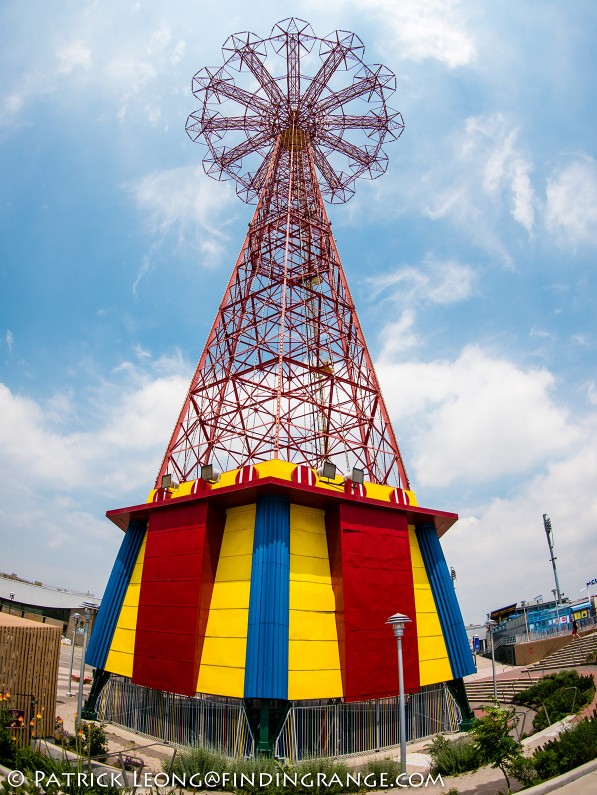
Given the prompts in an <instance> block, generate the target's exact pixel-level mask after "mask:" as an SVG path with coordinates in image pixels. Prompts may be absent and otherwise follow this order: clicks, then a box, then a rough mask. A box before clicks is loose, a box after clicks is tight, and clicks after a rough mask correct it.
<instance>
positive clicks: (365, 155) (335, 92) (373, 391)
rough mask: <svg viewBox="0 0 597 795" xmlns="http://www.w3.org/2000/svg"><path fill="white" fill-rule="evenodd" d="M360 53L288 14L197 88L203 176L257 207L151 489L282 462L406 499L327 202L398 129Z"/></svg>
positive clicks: (376, 163)
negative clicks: (227, 182)
mask: <svg viewBox="0 0 597 795" xmlns="http://www.w3.org/2000/svg"><path fill="white" fill-rule="evenodd" d="M362 52H363V45H362V43H361V42H360V40H359V39H358V38H357V37H356V36H355V35H354V34H352V33H346V32H339V31H336V33H335V34H334V36H333V37H331V38H327V39H318V38H316V37H315V36H314V34H313V32H312V30H311V27H310V26H309V25H308V24H307V23H305V22H302V21H300V20H296V19H290V20H286V21H285V22H282V23H279V24H278V25H276V26H275V27H274V29H273V31H272V35H271V36H270V38H269V39H265V40H262V39H258V38H257V37H255V36H254V35H253V34H250V33H248V34H242V35H241V34H237V35H235V36H232V37H230V38H229V39H228V41H227V42H226V44H225V45H224V53H225V55H226V56H227V57H226V61H225V63H224V65H223V66H222V67H220V68H219V69H217V70H211V69H203V70H201V71H200V72H199V73H198V74H196V75H195V77H194V78H193V93H194V94H195V96H196V97H197V98H198V99H199V100H200V102H201V108H200V110H198V111H197V112H196V113H193V114H192V115H191V116H190V117H189V119H188V122H187V132H188V134H189V135H190V137H191V138H192V139H193V141H204V142H205V143H206V144H207V148H208V154H207V156H206V158H205V160H204V167H205V170H206V172H207V174H209V175H210V176H211V177H214V178H215V179H232V180H234V181H235V182H236V184H237V191H238V194H239V196H241V197H242V198H243V199H244V200H245V201H252V200H254V199H257V208H256V210H255V213H254V215H253V219H252V221H251V223H250V224H249V230H248V233H247V236H246V238H245V242H244V244H243V247H242V249H241V252H240V255H239V257H238V260H237V262H236V266H235V268H234V271H233V273H232V276H231V278H230V281H229V283H228V287H227V289H226V292H225V295H224V298H223V300H222V303H221V305H220V308H219V311H218V314H217V317H216V319H215V322H214V324H213V327H212V329H211V333H210V334H209V337H208V340H207V343H206V346H205V349H204V351H203V355H202V356H201V360H200V362H199V366H198V368H197V371H196V373H195V376H194V378H193V380H192V383H191V387H190V390H189V393H188V396H187V399H186V401H185V404H184V406H183V409H182V412H181V414H180V418H179V420H178V423H177V425H176V428H175V430H174V433H173V435H172V438H171V440H170V444H169V445H168V450H167V452H166V455H165V457H164V461H163V463H162V467H161V469H160V472H159V474H158V479H157V483H156V485H159V483H160V481H161V477H162V476H163V475H164V474H166V473H167V472H169V473H171V474H172V476H173V477H174V478H175V480H179V481H187V480H190V479H193V478H197V477H199V475H200V467H201V465H202V464H203V463H207V462H208V461H209V462H212V463H214V464H216V465H217V467H218V468H219V469H221V470H224V471H226V470H229V469H232V468H235V467H240V466H243V465H245V464H249V463H252V464H255V463H257V462H260V461H269V460H271V459H278V458H280V459H282V460H285V461H290V462H293V463H297V464H306V465H308V466H310V467H313V468H314V469H318V468H319V467H320V466H321V464H322V463H323V462H324V461H330V462H332V463H334V464H336V465H337V467H338V469H339V470H340V471H344V472H347V473H350V472H351V470H352V468H353V467H357V468H359V469H362V470H363V471H364V472H365V473H366V475H367V477H368V479H370V480H371V481H373V482H375V483H383V484H385V483H392V484H393V485H399V486H402V487H403V488H408V479H407V476H406V472H405V469H404V465H403V463H402V459H401V457H400V452H399V449H398V445H397V443H396V439H395V436H394V432H393V430H392V426H391V424H390V421H389V418H388V414H387V410H386V407H385V404H384V401H383V397H382V395H381V391H380V388H379V383H378V381H377V378H376V375H375V371H374V368H373V364H372V362H371V357H370V355H369V351H368V350H367V345H366V343H365V339H364V336H363V333H362V330H361V327H360V324H359V321H358V318H357V314H356V311H355V306H354V302H353V300H352V297H351V295H350V291H349V289H348V285H347V283H346V278H345V276H344V271H343V269H342V264H341V262H340V257H339V256H338V251H337V248H336V243H335V241H334V237H333V235H332V230H331V224H330V222H329V220H328V217H327V214H326V211H325V207H324V203H323V198H322V197H325V198H327V199H328V200H329V201H331V202H335V203H338V202H344V201H346V200H347V199H349V198H350V197H351V196H352V195H353V193H354V187H353V186H354V182H355V180H356V179H357V178H358V177H360V176H368V177H370V178H373V179H374V178H376V177H378V176H379V175H380V174H382V173H383V172H384V171H385V169H386V166H387V157H386V155H385V154H384V152H383V150H382V145H383V144H384V142H386V141H391V140H394V139H395V138H396V137H397V136H399V135H400V133H401V132H402V130H403V123H402V117H401V116H400V114H399V113H397V112H395V111H392V110H391V109H390V108H389V107H388V104H387V102H388V97H389V96H390V95H391V94H392V93H393V91H394V90H395V78H394V75H393V74H391V73H390V72H389V71H388V70H387V69H386V68H385V67H383V66H374V67H370V66H366V65H365V64H364V63H363V61H362V60H361V56H362ZM270 58H273V59H274V60H273V62H272V63H273V64H274V65H273V66H270V65H269V59H270ZM266 63H267V66H266ZM305 63H307V64H308V65H311V66H312V65H313V64H315V65H316V68H315V72H314V74H313V75H312V76H307V74H306V73H305V65H304V64H305ZM243 78H244V79H245V82H248V84H249V85H250V87H251V90H248V89H247V88H243V87H242V86H241V85H239V83H242V82H243Z"/></svg>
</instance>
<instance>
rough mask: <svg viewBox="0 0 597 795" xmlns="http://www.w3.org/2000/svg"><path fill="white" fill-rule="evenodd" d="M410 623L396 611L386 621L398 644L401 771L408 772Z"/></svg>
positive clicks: (408, 619) (406, 617)
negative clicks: (406, 638) (405, 658)
mask: <svg viewBox="0 0 597 795" xmlns="http://www.w3.org/2000/svg"><path fill="white" fill-rule="evenodd" d="M409 623H410V618H409V617H408V616H405V615H404V614H403V613H394V615H393V616H390V617H389V618H388V620H387V621H386V624H390V625H391V627H392V629H393V630H394V636H395V638H396V642H397V644H398V710H399V721H400V772H401V773H406V712H405V708H404V670H403V668H402V636H403V635H404V626H405V624H409Z"/></svg>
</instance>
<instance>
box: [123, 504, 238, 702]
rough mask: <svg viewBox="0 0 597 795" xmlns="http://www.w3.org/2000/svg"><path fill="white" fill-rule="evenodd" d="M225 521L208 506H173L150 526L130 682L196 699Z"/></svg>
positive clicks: (157, 513)
mask: <svg viewBox="0 0 597 795" xmlns="http://www.w3.org/2000/svg"><path fill="white" fill-rule="evenodd" d="M223 531H224V515H223V514H222V513H221V512H220V511H219V510H218V509H216V508H215V507H214V506H212V505H207V504H206V503H200V504H198V505H197V504H193V503H186V504H184V505H179V506H176V505H173V506H172V507H168V508H167V509H164V510H161V511H154V512H152V514H151V517H150V520H149V528H148V532H147V546H146V549H145V561H144V564H143V578H142V581H141V592H140V598H139V613H138V619H137V632H136V639H135V657H134V661H133V682H135V684H139V685H144V686H145V687H151V688H155V689H156V690H167V691H170V692H173V693H181V694H183V695H188V696H191V695H194V694H195V692H196V690H197V677H198V674H199V664H200V661H201V652H202V649H203V641H204V638H205V627H206V625H207V615H208V612H209V605H210V601H211V594H212V591H213V583H214V579H215V572H216V565H217V559H218V556H219V552H220V546H221V543H222V534H223Z"/></svg>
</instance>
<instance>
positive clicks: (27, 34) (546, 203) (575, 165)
mask: <svg viewBox="0 0 597 795" xmlns="http://www.w3.org/2000/svg"><path fill="white" fill-rule="evenodd" d="M322 5H323V4H321V3H319V2H314V1H313V2H310V1H308V0H302V1H301V2H296V3H294V4H292V5H282V4H280V3H274V2H258V1H256V2H253V3H250V4H248V3H243V2H240V1H239V0H229V1H228V2H227V3H226V4H225V5H222V4H221V3H216V2H212V0H204V1H203V2H191V1H190V0H185V1H184V2H183V1H182V0H172V2H170V3H168V4H165V3H161V2H157V0H147V1H144V0H139V2H124V1H123V2H115V0H114V1H111V0H108V1H107V2H101V3H100V2H85V1H84V0H76V2H75V0H62V2H59V3H58V2H47V0H29V2H27V3H23V2H19V1H18V0H4V2H3V3H2V5H1V6H0V41H1V47H0V63H1V69H2V77H3V79H2V81H1V83H0V167H1V173H2V180H1V181H0V230H1V231H0V268H1V274H2V290H1V291H0V472H1V475H2V479H3V482H4V484H5V487H4V494H3V499H2V501H1V503H0V532H1V534H2V539H3V544H2V547H3V554H2V564H1V566H0V569H1V570H3V571H9V572H13V571H14V572H17V573H18V574H19V575H20V576H23V577H28V578H31V579H40V580H43V581H44V582H47V583H50V584H55V585H60V586H63V587H72V588H79V589H84V590H87V589H89V590H91V591H93V592H95V593H97V594H101V593H102V592H103V588H104V586H105V583H106V580H107V577H108V575H109V571H110V569H111V566H112V563H113V560H114V557H115V555H116V552H117V549H118V546H119V543H120V540H121V536H120V531H118V530H117V529H116V527H115V526H113V525H112V524H111V523H110V522H108V521H107V520H106V519H105V518H104V514H105V511H106V510H107V509H110V508H115V507H120V506H123V505H128V504H134V503H138V502H142V501H144V499H145V498H146V495H147V492H148V490H149V489H150V488H151V486H152V483H153V480H154V478H155V474H156V472H157V469H158V468H159V465H160V462H161V458H162V455H163V453H164V450H165V446H166V443H167V440H168V437H169V435H170V433H171V431H172V428H173V426H174V423H175V420H176V417H177V414H178V412H179V410H180V406H181V404H182V402H183V399H184V395H185V391H186V388H187V386H188V382H189V380H190V377H191V375H192V372H193V370H194V367H195V365H196V362H197V360H198V358H199V355H200V352H201V349H202V347H203V344H204V341H205V338H206V336H207V333H208V330H209V326H210V325H211V322H212V320H213V317H214V315H215V312H216V309H217V305H218V303H219V301H220V298H221V295H222V292H223V290H224V287H225V284H226V281H227V279H228V276H229V274H230V271H231V269H232V267H233V265H234V261H235V259H236V256H237V254H238V251H239V249H240V246H241V244H242V239H243V235H244V234H245V231H246V225H247V223H248V221H249V219H250V215H251V208H250V207H247V206H246V205H244V204H243V203H242V202H240V201H239V200H238V199H237V198H236V196H235V193H234V190H233V189H232V187H231V186H230V185H229V184H227V183H217V182H214V181H212V180H210V179H208V178H207V177H206V176H205V175H204V174H203V170H202V168H201V159H202V156H203V150H202V148H201V147H200V146H197V145H195V144H193V143H191V141H190V140H189V139H188V137H187V136H186V134H185V131H184V123H185V120H186V117H187V116H188V114H189V113H191V112H192V111H194V110H195V109H196V107H197V102H196V100H195V99H194V97H193V96H192V94H191V92H190V84H191V78H192V76H193V74H194V73H195V72H196V71H198V70H199V69H200V68H201V67H202V66H206V65H219V64H220V63H221V50H220V48H221V45H222V44H223V43H224V41H225V39H226V38H227V37H228V35H230V34H231V33H235V32H238V31H243V30H252V31H254V32H255V33H257V34H259V35H262V36H267V35H268V34H269V31H270V30H271V27H272V26H273V25H274V24H275V23H276V22H277V21H279V20H280V19H283V18H285V17H287V16H291V15H294V16H297V17H300V18H303V19H306V20H308V21H309V22H310V23H311V25H312V26H313V28H314V30H315V32H316V34H317V35H320V36H325V35H326V34H328V33H329V32H331V31H332V30H335V29H347V30H351V31H354V32H356V33H357V34H358V35H359V36H360V37H361V38H362V39H363V41H364V43H365V46H366V51H365V58H364V59H365V61H366V63H370V64H371V63H380V62H381V63H384V64H385V65H387V66H388V67H389V68H390V69H391V70H393V71H394V72H395V73H396V76H397V83H398V90H397V93H396V95H395V97H394V101H393V103H392V104H393V105H394V107H396V108H397V109H399V110H400V111H401V112H402V114H403V116H404V119H405V123H406V130H405V132H404V134H403V136H402V137H401V138H400V140H399V141H398V142H396V143H392V144H391V145H389V146H388V147H387V149H386V151H387V153H388V155H389V157H390V165H389V168H388V171H387V173H386V174H385V175H384V176H383V177H381V178H380V179H379V180H377V181H375V182H367V181H364V180H361V181H360V182H359V183H358V184H357V193H356V196H355V197H354V199H352V201H350V202H349V203H348V204H346V205H342V206H334V207H331V208H328V211H329V215H330V219H331V220H332V222H333V225H334V230H335V235H336V238H337V242H338V246H339V250H340V254H341V256H342V259H343V264H344V268H345V270H346V273H347V276H348V279H349V283H350V285H351V289H352V291H353V295H354V298H355V300H356V303H357V308H358V311H359V316H360V319H361V322H362V325H363V327H364V330H365V334H366V337H367V341H368V344H369V347H370V350H371V353H372V355H373V358H374V360H375V363H376V368H377V371H378V375H379V377H380V379H381V382H382V387H383V390H384V395H385V397H386V400H387V402H388V405H389V408H390V412H391V415H392V420H393V424H394V429H395V431H396V434H397V436H398V439H399V442H400V445H401V450H402V454H403V457H404V459H405V463H406V466H407V470H408V472H409V476H410V479H411V483H412V485H413V487H414V489H415V491H416V493H417V496H418V498H419V502H420V503H421V504H423V505H426V506H429V507H434V508H440V509H445V510H452V511H455V512H457V513H458V514H459V515H460V520H459V522H458V523H457V525H455V527H454V528H452V530H451V531H450V532H449V533H448V535H447V536H446V537H445V541H444V549H445V552H446V557H447V560H448V563H449V565H452V566H454V568H455V569H456V572H457V575H458V580H457V590H458V593H459V597H460V601H461V605H462V608H463V613H464V617H465V620H466V621H467V622H470V621H476V620H480V619H483V618H484V615H485V613H486V612H487V611H488V610H490V609H493V608H496V607H499V606H501V605H503V604H508V603H510V602H513V601H517V600H522V599H532V598H533V597H534V596H536V595H537V594H543V596H544V598H545V599H547V598H548V597H549V596H550V594H551V589H552V588H553V587H554V584H553V575H552V572H551V566H550V563H549V554H548V548H547V543H546V539H545V534H544V531H543V526H542V514H543V513H547V514H549V515H550V517H551V520H552V524H553V527H554V533H555V543H556V554H557V556H558V571H559V576H560V583H561V586H562V588H563V590H564V591H565V592H566V593H567V594H568V595H570V596H571V597H572V598H576V597H578V596H580V589H581V588H582V586H583V585H584V583H585V581H586V580H589V579H592V578H593V577H596V576H597V554H596V552H597V549H596V547H597V543H596V537H597V536H596V533H595V527H596V525H597V499H596V496H595V495H596V484H597V460H596V454H595V450H596V448H597V383H596V380H597V374H596V372H595V348H596V345H597V334H596V332H597V329H596V320H595V318H596V317H597V311H596V309H597V308H596V307H595V295H596V286H597V285H596V282H597V273H596V267H595V253H596V248H597V164H596V161H595V156H596V153H595V132H594V129H595V107H597V101H596V100H597V97H596V84H595V80H594V55H593V52H592V49H593V41H592V37H593V34H592V32H593V31H594V29H595V24H596V23H597V7H595V5H594V3H592V2H589V0H586V2H582V1H581V0H577V1H576V2H572V3H567V4H562V3H561V2H559V1H558V0H543V1H542V2H540V3H520V2H518V1H517V0H502V2H500V3H479V2H476V1H474V0H463V1H462V2H458V0H427V1H426V2H425V1H422V0H419V2H415V1H414V0H403V1H402V2H398V1H397V0H351V1H350V2H348V0H328V2H326V3H325V8H323V9H322ZM585 593H586V592H585ZM389 609H390V612H392V610H394V609H397V608H395V606H389Z"/></svg>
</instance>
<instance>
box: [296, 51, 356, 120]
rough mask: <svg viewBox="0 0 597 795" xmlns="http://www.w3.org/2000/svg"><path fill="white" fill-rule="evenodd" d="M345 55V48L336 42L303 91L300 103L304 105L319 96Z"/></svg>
mask: <svg viewBox="0 0 597 795" xmlns="http://www.w3.org/2000/svg"><path fill="white" fill-rule="evenodd" d="M345 56H346V48H345V47H343V46H342V45H341V44H340V43H338V44H336V45H335V46H334V48H333V50H332V51H331V52H330V54H329V55H328V57H327V58H326V59H325V61H324V62H323V64H322V66H321V69H320V70H319V71H318V72H317V74H316V75H315V77H314V78H313V80H312V81H311V85H310V86H309V88H308V89H307V90H306V91H305V95H304V97H303V99H302V103H303V104H304V105H306V106H308V105H310V104H311V103H312V102H315V101H316V100H317V99H319V97H320V96H321V92H322V91H323V89H324V88H325V87H326V85H327V83H328V81H329V79H330V77H331V76H332V75H333V74H334V72H335V71H336V69H337V68H338V67H339V66H340V64H341V63H342V61H343V60H344V58H345Z"/></svg>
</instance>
